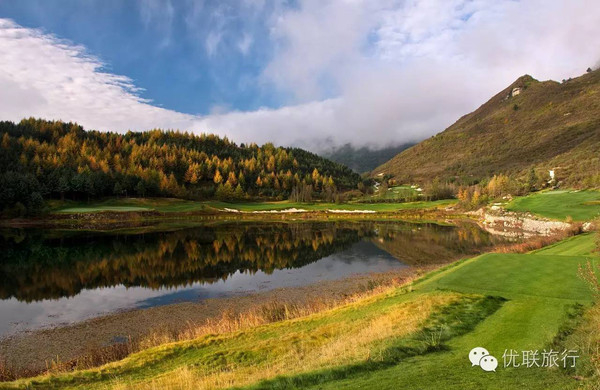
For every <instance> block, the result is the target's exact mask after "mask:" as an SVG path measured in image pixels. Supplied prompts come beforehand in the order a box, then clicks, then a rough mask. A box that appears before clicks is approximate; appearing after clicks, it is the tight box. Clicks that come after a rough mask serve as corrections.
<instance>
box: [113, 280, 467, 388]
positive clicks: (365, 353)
mask: <svg viewBox="0 0 600 390" xmlns="http://www.w3.org/2000/svg"><path fill="white" fill-rule="evenodd" d="M392 288H394V287H392ZM389 292H390V287H387V288H381V289H379V291H378V292H377V293H375V295H364V296H363V297H362V298H358V303H359V304H362V303H365V304H368V303H369V302H372V299H371V298H375V297H377V296H378V295H379V296H381V295H382V294H387V293H389ZM459 297H460V295H459V294H433V295H429V296H424V297H421V298H420V299H417V300H413V301H408V302H404V303H401V304H398V305H395V306H393V307H391V308H389V309H388V310H386V311H384V312H383V313H382V314H381V315H379V316H377V317H375V318H372V319H369V320H367V321H358V322H355V323H353V322H351V321H350V322H344V323H331V324H325V325H322V326H319V327H318V328H316V329H314V330H312V331H311V337H305V336H306V335H304V334H300V333H298V334H295V333H293V332H292V333H286V335H285V337H283V338H281V339H279V340H277V345H275V346H274V347H273V351H272V357H270V358H269V359H268V360H267V361H266V362H260V363H257V364H247V363H246V364H239V365H226V366H220V367H217V368H212V369H208V368H204V369H196V368H192V367H189V366H184V367H179V368H177V369H175V370H173V371H171V372H169V373H167V374H165V375H161V376H160V377H157V378H155V379H152V380H150V381H147V382H142V383H125V382H120V381H119V380H116V381H115V382H113V383H112V384H111V385H110V386H109V387H108V388H110V389H117V390H120V389H136V390H151V389H172V390H175V389H177V390H184V389H185V390H187V389H218V388H226V387H231V386H244V385H249V384H252V383H256V382H258V381H260V380H264V379H269V378H274V377H276V376H278V375H284V374H285V375H294V374H299V373H303V372H309V371H314V370H321V369H327V368H331V367H335V366H340V365H347V364H353V363H357V362H363V361H367V360H375V361H378V360H383V356H382V355H381V353H382V352H383V344H382V343H381V342H382V341H383V340H386V339H389V338H392V337H401V336H404V335H407V334H410V333H414V332H416V331H418V330H419V329H420V328H421V327H422V325H423V323H424V321H425V320H426V319H427V318H428V317H429V316H430V315H431V314H432V312H433V311H435V310H436V309H438V308H439V307H441V306H444V305H447V304H450V303H452V302H455V301H456V300H458V299H459ZM361 300H362V302H361ZM242 337H243V336H242Z"/></svg>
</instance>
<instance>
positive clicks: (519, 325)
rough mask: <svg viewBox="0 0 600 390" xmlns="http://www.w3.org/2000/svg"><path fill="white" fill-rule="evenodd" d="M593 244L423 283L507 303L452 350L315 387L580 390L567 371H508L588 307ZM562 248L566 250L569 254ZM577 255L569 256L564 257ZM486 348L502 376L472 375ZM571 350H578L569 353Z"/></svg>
mask: <svg viewBox="0 0 600 390" xmlns="http://www.w3.org/2000/svg"><path fill="white" fill-rule="evenodd" d="M590 242H593V236H591V235H583V236H578V237H575V238H573V239H570V240H567V241H566V242H564V243H560V244H558V245H555V246H553V247H552V248H550V249H548V250H546V251H545V252H544V254H523V255H517V254H486V255H483V256H479V257H477V258H475V259H471V260H467V261H464V262H463V263H461V264H459V265H458V266H456V267H452V268H450V269H448V270H446V271H443V272H440V273H438V274H436V275H434V276H433V277H431V278H429V279H428V280H425V281H424V282H423V283H422V284H421V285H419V286H418V288H417V290H425V291H433V290H436V289H444V290H450V291H459V292H477V293H480V294H486V295H487V294H489V295H494V296H501V297H505V298H507V299H508V301H507V302H505V303H504V305H503V306H502V307H501V308H500V309H499V310H498V311H497V312H495V313H494V314H492V315H491V316H489V317H488V318H487V319H485V320H484V321H483V322H482V323H480V324H479V325H478V326H477V327H476V328H475V330H474V331H473V332H470V333H468V334H466V335H464V336H462V337H458V338H454V339H452V340H450V341H449V342H448V344H447V346H448V348H449V350H448V351H445V352H442V353H437V354H433V355H422V356H416V357H413V358H409V359H407V360H405V361H404V362H403V363H401V364H399V365H397V366H394V367H390V368H387V369H385V370H380V371H377V372H374V373H371V374H369V375H361V376H356V377H352V378H347V379H344V380H342V381H335V382H330V383H327V384H326V386H315V388H319V389H358V388H364V389H395V388H403V389H516V388H520V389H567V388H577V387H578V386H579V384H580V383H578V382H577V381H575V380H573V379H572V378H571V377H570V376H569V375H566V374H565V373H563V372H561V370H549V369H544V368H526V367H519V368H512V367H511V368H503V359H502V354H503V353H504V350H505V349H514V350H518V351H522V350H526V349H533V350H536V349H537V350H540V351H541V350H542V349H544V348H549V347H548V345H549V344H550V342H551V341H552V339H553V338H554V336H555V335H556V334H557V333H558V332H559V329H560V327H561V325H562V324H563V323H564V322H565V320H566V318H567V311H568V310H569V308H570V307H571V305H573V304H576V303H583V304H588V303H590V302H591V301H590V300H591V298H592V296H591V293H590V291H589V290H588V289H587V287H586V286H585V285H584V283H583V282H582V281H581V280H580V279H579V278H578V277H577V265H578V264H580V263H582V262H585V261H586V260H587V259H593V261H594V262H596V263H598V262H600V261H599V259H598V257H597V256H590V254H589V248H590ZM563 246H564V248H563ZM565 252H567V253H576V254H578V255H579V256H565V255H562V254H561V253H565ZM476 346H483V347H485V348H487V349H488V350H489V351H490V354H492V355H494V356H496V357H497V358H498V361H499V367H498V369H497V370H496V373H486V372H484V371H482V370H481V369H479V368H477V367H471V364H470V362H469V361H468V360H467V355H468V353H469V351H470V350H471V349H472V348H474V347H476ZM564 347H565V348H578V346H577V345H565V346H564Z"/></svg>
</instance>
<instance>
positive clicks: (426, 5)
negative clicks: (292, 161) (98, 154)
mask: <svg viewBox="0 0 600 390" xmlns="http://www.w3.org/2000/svg"><path fill="white" fill-rule="evenodd" d="M149 3H152V2H151V1H150V2H149ZM264 3H265V2H259V3H257V4H253V7H265V4H264ZM167 9H170V8H167ZM269 9H270V10H271V11H270V12H271V14H270V16H269V17H265V18H264V20H262V21H261V23H264V24H266V25H267V27H268V28H269V31H270V37H269V39H270V44H271V45H272V49H271V51H272V53H273V55H272V58H271V59H270V61H269V62H268V64H267V65H266V66H265V67H264V69H263V71H262V74H261V75H260V79H259V80H257V82H259V83H260V85H262V86H263V88H272V89H276V90H277V91H278V92H279V93H280V94H281V96H286V99H285V101H282V104H283V106H282V107H281V108H275V109H273V108H263V109H259V110H256V111H251V112H237V111H229V112H224V111H223V109H219V110H215V111H214V113H213V114H210V115H207V116H194V115H189V114H183V113H179V112H176V111H172V110H168V109H165V108H160V107H156V106H153V105H152V102H149V101H145V100H143V99H141V98H139V97H138V95H137V93H136V88H135V85H134V83H133V81H132V80H130V79H128V78H127V77H124V76H119V75H114V74H111V73H109V72H107V71H105V67H104V64H103V63H102V61H101V60H100V59H98V58H97V57H94V56H92V55H90V54H89V53H87V52H86V49H85V48H84V47H80V46H77V45H75V44H73V43H71V42H65V41H62V40H60V39H59V38H57V37H54V36H52V35H49V34H47V33H44V32H41V31H39V30H35V29H28V28H23V27H21V26H19V25H17V24H16V23H14V22H12V21H10V20H6V19H0V118H2V119H10V120H20V119H21V118H23V117H29V116H36V117H43V118H47V119H62V120H72V121H77V122H79V123H81V124H82V125H84V126H85V127H86V128H94V129H100V130H114V131H125V130H128V129H132V130H147V129H151V128H156V127H160V128H175V129H181V130H190V131H196V132H214V133H218V134H221V135H227V136H229V137H230V138H232V139H234V140H235V141H237V142H258V143H264V142H268V141H272V142H275V143H277V144H283V145H292V144H293V145H300V146H304V147H308V148H311V149H313V150H319V149H323V148H326V147H328V146H332V145H340V144H344V143H347V142H350V143H352V144H354V145H356V146H362V145H369V146H372V147H382V146H386V145H391V144H399V143H403V142H406V141H414V140H419V139H422V138H425V137H427V136H430V135H432V134H434V133H437V132H439V131H441V130H443V129H444V128H445V127H447V126H448V125H450V124H451V123H452V122H453V121H455V120H456V119H458V117H460V116H461V115H463V114H465V113H467V112H469V111H471V110H473V109H475V108H476V107H477V106H479V105H480V104H482V103H483V102H484V101H486V100H487V99H488V98H489V97H490V96H491V95H493V94H494V93H496V92H498V91H499V90H500V89H503V88H504V87H506V86H507V85H508V84H509V83H511V82H512V81H514V79H516V78H517V77H519V76H520V75H522V74H525V73H528V74H531V75H533V76H534V77H536V78H539V79H556V80H560V79H563V78H568V77H572V76H577V75H579V74H581V73H583V72H584V71H585V69H586V68H587V67H588V66H593V65H594V64H597V63H598V60H599V59H600V49H598V48H600V7H597V5H596V4H595V2H594V1H584V0H580V1H578V0H575V1H566V0H565V1H557V2H548V1H542V0H530V1H527V2H517V1H497V2H488V1H479V0H472V1H467V0H423V1H392V0H382V1H377V2H373V1H360V0H354V1H350V0H348V1H317V0H304V1H300V2H299V4H298V5H297V6H295V7H292V8H290V7H283V6H273V5H272V4H271V7H269ZM149 10H150V11H152V9H151V8H149ZM163 14H165V15H164V17H166V18H172V17H173V16H172V12H163ZM142 16H143V17H144V18H146V20H148V23H150V22H152V23H153V25H157V26H159V27H160V28H165V27H164V26H166V25H168V23H169V21H168V20H167V21H163V22H161V21H160V20H158V21H155V20H154V19H155V18H157V17H160V15H159V16H157V14H156V13H150V12H149V13H146V14H143V15H142ZM225 16H226V15H225ZM161 23H162V24H161ZM222 34H223V31H221V30H217V31H214V32H209V33H208V34H207V35H206V36H204V43H205V44H206V45H207V50H210V48H212V50H217V47H218V45H219V37H220V36H221V35H222ZM166 36H167V38H168V39H176V37H173V36H170V35H166ZM165 42H167V41H165ZM165 44H168V43H165ZM253 44H254V38H253V36H252V34H251V32H249V31H244V35H243V36H242V37H240V40H239V43H238V45H237V48H236V50H240V51H241V52H243V53H244V54H245V55H251V53H252V51H251V48H252V46H253Z"/></svg>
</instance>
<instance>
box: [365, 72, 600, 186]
mask: <svg viewBox="0 0 600 390" xmlns="http://www.w3.org/2000/svg"><path fill="white" fill-rule="evenodd" d="M513 88H521V92H520V94H518V95H515V96H510V95H511V92H512V90H513ZM599 96H600V71H598V70H597V71H594V72H591V73H587V74H585V75H583V76H581V77H578V78H575V79H573V80H570V81H567V82H565V83H557V82H554V81H544V82H538V81H537V80H534V79H533V78H532V77H530V76H523V77H521V78H519V79H518V80H516V81H515V82H514V83H513V84H511V85H510V86H509V87H508V88H506V89H505V90H503V91H501V92H500V93H498V94H497V95H496V96H494V97H492V98H491V99H490V100H489V101H488V102H487V103H485V104H484V105H482V106H481V107H479V108H478V109H477V110H476V111H474V112H472V113H470V114H468V115H465V116H463V117H462V118H460V119H459V120H458V121H457V122H456V123H454V124H453V125H452V126H450V127H448V128H447V129H446V130H445V131H443V132H441V133H439V134H437V135H436V136H434V137H431V138H429V139H427V140H425V141H423V142H421V143H419V144H417V145H416V146H413V147H412V148H410V149H407V150H405V151H403V152H402V153H400V154H398V155H397V156H396V157H394V158H393V159H391V160H390V161H388V162H387V163H385V164H383V165H381V166H380V167H378V168H376V169H375V170H374V171H373V174H375V175H376V174H379V173H386V174H391V175H393V176H395V177H396V178H398V180H400V181H401V182H426V181H429V180H431V179H433V178H434V177H436V176H439V177H440V178H443V179H451V178H455V177H462V178H463V179H464V180H465V181H472V180H475V179H478V178H483V177H491V176H492V175H494V174H498V173H502V172H504V173H511V172H512V173H523V174H526V172H527V171H528V169H529V168H530V167H532V166H533V167H535V168H536V169H537V172H538V174H540V175H543V176H544V177H547V176H548V170H549V169H555V171H556V174H557V178H558V179H559V180H561V181H564V182H567V183H570V184H574V185H583V186H600V171H599V170H598V154H599V152H600V99H599V98H598V97H599Z"/></svg>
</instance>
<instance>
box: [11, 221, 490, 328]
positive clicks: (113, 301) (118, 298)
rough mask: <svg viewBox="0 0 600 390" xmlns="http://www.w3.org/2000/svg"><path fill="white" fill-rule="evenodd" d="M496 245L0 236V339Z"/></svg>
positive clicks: (259, 235) (240, 229)
mask: <svg viewBox="0 0 600 390" xmlns="http://www.w3.org/2000/svg"><path fill="white" fill-rule="evenodd" d="M498 240H500V238H496V237H494V236H491V235H489V234H488V233H486V232H484V231H482V230H480V229H479V228H478V227H477V226H476V225H474V224H464V225H459V226H442V225H437V224H430V223H419V224H410V223H397V222H393V223H390V222H355V223H349V222H322V223H307V222H303V223H281V224H278V223H269V224H263V223H235V224H228V223H219V224H212V225H206V224H204V225H197V226H155V227H146V228H143V229H138V230H128V231H120V232H109V233H103V232H68V231H57V230H50V231H40V230H23V229H12V230H3V231H0V242H1V243H2V248H3V249H2V251H1V253H0V337H1V336H6V335H9V334H11V333H14V332H16V331H20V330H28V329H35V328H39V327H44V326H52V325H58V324H65V323H72V322H75V321H80V320H82V319H86V318H90V317H93V316H97V315H101V314H107V313H111V312H115V311H119V310H126V309H133V308H144V307H151V306H157V305H165V304H169V303H175V302H185V301H199V300H202V299H206V298H210V297H222V296H231V295H235V294H247V293H251V292H256V291H263V290H268V289H273V288H278V287H290V286H300V285H306V284H310V283H315V282H318V281H320V280H328V279H340V278H344V277H347V276H351V275H356V274H365V273H371V272H382V271H386V270H390V269H395V268H399V267H410V266H415V265H424V264H436V263H444V262H448V261H450V260H453V259H455V258H457V257H459V256H462V255H468V254H473V253H477V252H480V251H482V250H484V249H486V248H489V247H491V246H492V245H494V244H496V243H497V242H498Z"/></svg>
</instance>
